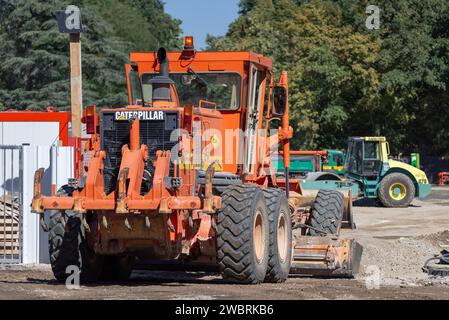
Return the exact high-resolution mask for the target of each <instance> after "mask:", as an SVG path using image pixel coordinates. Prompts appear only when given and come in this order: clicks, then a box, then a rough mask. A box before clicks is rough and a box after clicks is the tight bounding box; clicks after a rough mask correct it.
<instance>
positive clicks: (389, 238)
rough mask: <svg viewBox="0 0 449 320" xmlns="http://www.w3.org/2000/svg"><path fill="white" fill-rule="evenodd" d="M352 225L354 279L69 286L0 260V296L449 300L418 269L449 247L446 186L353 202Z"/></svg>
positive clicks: (211, 276) (141, 273)
mask: <svg viewBox="0 0 449 320" xmlns="http://www.w3.org/2000/svg"><path fill="white" fill-rule="evenodd" d="M354 217H355V221H356V224H357V229H356V230H343V231H342V236H344V237H353V238H356V239H357V240H358V241H359V242H360V243H361V244H362V245H363V247H364V252H363V258H362V265H361V272H360V274H359V275H358V276H357V277H356V278H355V279H338V280H335V279H334V280H330V279H316V278H303V277H294V278H290V279H289V280H288V281H287V282H286V283H283V284H262V285H255V286H242V285H230V284H225V283H223V282H222V281H221V279H220V277H219V276H218V275H217V274H216V273H205V272H179V271H165V272H162V271H148V270H135V271H134V272H133V274H132V277H131V280H130V281H128V282H123V283H102V284H98V285H90V286H82V287H81V288H80V289H76V290H69V289H67V288H66V287H65V285H63V284H59V283H57V282H55V281H54V280H53V275H52V273H51V270H50V267H49V266H46V265H40V266H3V267H1V269H0V299H176V300H179V299H449V290H448V288H449V277H444V278H441V277H440V278H435V277H429V276H428V275H427V274H425V273H424V272H422V270H421V267H422V266H423V264H424V262H425V261H426V259H428V258H429V257H432V256H433V255H434V254H437V253H438V252H439V251H441V249H442V248H441V245H449V230H448V229H449V188H443V187H434V188H433V191H432V194H431V195H430V197H429V198H428V199H426V200H425V201H420V200H415V201H414V202H413V206H411V207H409V208H406V209H388V208H382V207H376V206H375V204H373V203H369V202H368V203H367V202H364V203H359V204H358V205H357V206H355V207H354Z"/></svg>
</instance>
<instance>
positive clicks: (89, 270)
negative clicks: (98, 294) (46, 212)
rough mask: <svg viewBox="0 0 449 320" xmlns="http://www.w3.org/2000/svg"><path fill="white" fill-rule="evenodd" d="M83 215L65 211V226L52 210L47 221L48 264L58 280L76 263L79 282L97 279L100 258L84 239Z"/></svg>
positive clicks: (64, 276) (58, 212)
mask: <svg viewBox="0 0 449 320" xmlns="http://www.w3.org/2000/svg"><path fill="white" fill-rule="evenodd" d="M82 219H83V216H82V215H81V214H77V213H74V212H72V211H66V213H65V223H66V228H64V225H63V223H62V221H61V212H60V211H56V210H54V211H52V213H51V216H50V223H49V233H48V244H49V255H50V264H51V268H52V270H53V274H54V276H55V278H56V279H57V280H58V281H65V280H66V279H67V277H68V276H69V275H70V274H67V273H66V272H67V267H69V266H76V267H78V268H79V270H80V282H82V283H89V282H95V281H97V280H98V278H99V275H100V273H101V270H102V266H103V257H102V256H100V255H98V254H96V253H95V252H93V250H91V249H90V248H89V247H88V245H87V242H86V236H85V230H84V226H83V223H82Z"/></svg>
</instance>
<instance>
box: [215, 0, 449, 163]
mask: <svg viewBox="0 0 449 320" xmlns="http://www.w3.org/2000/svg"><path fill="white" fill-rule="evenodd" d="M369 4H372V3H371V2H370V1H368V0H334V1H316V0H254V1H241V8H243V9H244V10H242V9H241V15H240V16H239V17H238V18H237V19H236V20H235V21H234V22H233V23H232V24H231V25H230V27H229V30H228V33H227V34H226V36H224V37H212V36H209V37H208V44H209V48H210V49H222V50H229V49H238V50H253V51H257V52H260V53H263V54H265V55H268V56H270V57H271V58H273V61H274V69H275V71H279V70H280V69H285V70H288V71H289V74H290V77H289V78H290V98H291V100H290V102H291V106H290V107H291V110H292V111H291V113H292V120H293V126H294V127H295V132H296V136H295V138H294V140H293V144H294V146H295V147H302V148H325V147H344V146H345V140H346V138H347V137H348V136H352V135H384V136H387V138H388V139H389V141H390V144H391V149H392V151H393V153H396V154H397V153H400V152H402V153H408V152H412V151H414V152H416V151H419V152H421V153H423V154H433V155H449V126H448V125H447V124H448V123H449V114H448V113H447V112H446V110H447V109H448V107H449V105H448V103H449V96H448V92H447V90H448V84H449V82H448V81H449V50H448V49H449V47H448V45H449V2H447V1H445V0H397V1H390V0H379V1H377V2H376V5H377V6H378V7H379V8H380V16H381V25H380V30H367V28H366V26H365V20H366V18H367V14H366V12H365V10H366V7H367V5H369Z"/></svg>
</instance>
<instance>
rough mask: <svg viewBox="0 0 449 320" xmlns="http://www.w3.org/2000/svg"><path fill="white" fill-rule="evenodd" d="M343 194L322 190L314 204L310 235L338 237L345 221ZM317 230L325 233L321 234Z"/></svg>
mask: <svg viewBox="0 0 449 320" xmlns="http://www.w3.org/2000/svg"><path fill="white" fill-rule="evenodd" d="M343 198H344V197H343V194H342V193H341V192H338V191H334V190H320V191H318V194H317V196H316V198H315V202H314V204H313V209H312V214H311V218H310V226H311V227H312V228H313V229H312V228H311V229H309V235H311V236H325V235H326V234H330V235H336V234H338V233H339V231H340V226H341V221H342V219H343V210H344V202H343ZM317 230H320V231H323V232H319V231H317Z"/></svg>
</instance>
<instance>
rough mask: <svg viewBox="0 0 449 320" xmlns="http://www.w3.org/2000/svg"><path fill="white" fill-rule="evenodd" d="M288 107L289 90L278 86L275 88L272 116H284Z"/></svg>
mask: <svg viewBox="0 0 449 320" xmlns="http://www.w3.org/2000/svg"><path fill="white" fill-rule="evenodd" d="M286 107H287V90H286V89H285V87H281V86H276V87H274V88H273V104H272V106H271V114H273V115H275V116H282V115H283V114H284V113H285V109H286Z"/></svg>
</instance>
